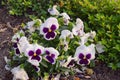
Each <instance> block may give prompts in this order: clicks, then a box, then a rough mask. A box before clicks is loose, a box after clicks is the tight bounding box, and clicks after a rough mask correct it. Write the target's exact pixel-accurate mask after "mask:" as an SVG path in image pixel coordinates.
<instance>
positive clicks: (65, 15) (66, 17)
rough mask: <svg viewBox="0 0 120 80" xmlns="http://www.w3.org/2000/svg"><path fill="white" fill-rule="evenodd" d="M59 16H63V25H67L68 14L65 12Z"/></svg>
mask: <svg viewBox="0 0 120 80" xmlns="http://www.w3.org/2000/svg"><path fill="white" fill-rule="evenodd" d="M60 16H62V17H63V21H64V25H68V24H69V20H70V16H69V15H68V14H67V13H65V12H64V13H61V14H60Z"/></svg>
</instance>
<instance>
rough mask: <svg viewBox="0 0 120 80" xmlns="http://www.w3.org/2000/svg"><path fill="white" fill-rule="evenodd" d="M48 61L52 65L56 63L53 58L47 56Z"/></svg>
mask: <svg viewBox="0 0 120 80" xmlns="http://www.w3.org/2000/svg"><path fill="white" fill-rule="evenodd" d="M46 59H47V60H48V61H49V62H50V63H54V59H53V58H52V57H51V56H46Z"/></svg>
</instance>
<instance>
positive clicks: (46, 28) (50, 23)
mask: <svg viewBox="0 0 120 80" xmlns="http://www.w3.org/2000/svg"><path fill="white" fill-rule="evenodd" d="M58 28H59V24H58V20H57V19H56V18H54V17H50V18H48V19H47V20H46V21H45V22H44V23H43V24H42V25H41V27H40V34H42V35H44V38H45V39H46V40H53V39H54V38H55V37H56V35H57V33H56V32H55V31H56V30H57V29H58Z"/></svg>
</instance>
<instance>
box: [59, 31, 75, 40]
mask: <svg viewBox="0 0 120 80" xmlns="http://www.w3.org/2000/svg"><path fill="white" fill-rule="evenodd" d="M66 38H73V33H72V32H70V31H69V30H62V31H61V35H60V39H66Z"/></svg>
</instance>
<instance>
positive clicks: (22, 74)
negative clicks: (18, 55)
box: [11, 66, 29, 80]
mask: <svg viewBox="0 0 120 80" xmlns="http://www.w3.org/2000/svg"><path fill="white" fill-rule="evenodd" d="M11 72H12V74H13V80H29V77H28V74H27V73H26V71H25V70H24V69H22V68H20V66H17V67H14V68H13V69H12V70H11Z"/></svg>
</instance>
